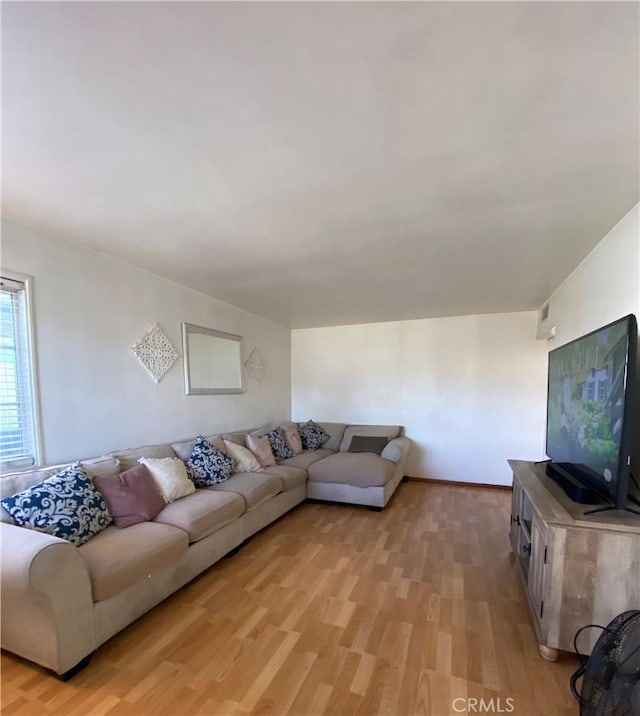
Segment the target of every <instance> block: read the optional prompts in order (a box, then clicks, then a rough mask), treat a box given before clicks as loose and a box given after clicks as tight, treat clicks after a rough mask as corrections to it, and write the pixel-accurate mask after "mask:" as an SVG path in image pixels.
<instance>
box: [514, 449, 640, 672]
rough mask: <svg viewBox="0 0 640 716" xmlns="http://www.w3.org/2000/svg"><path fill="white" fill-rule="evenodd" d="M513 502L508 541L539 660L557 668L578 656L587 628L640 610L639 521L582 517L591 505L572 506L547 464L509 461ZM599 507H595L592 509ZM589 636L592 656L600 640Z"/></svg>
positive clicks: (586, 645) (613, 515) (618, 515)
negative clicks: (567, 655) (568, 654)
mask: <svg viewBox="0 0 640 716" xmlns="http://www.w3.org/2000/svg"><path fill="white" fill-rule="evenodd" d="M509 465H510V466H511V468H512V470H513V497H512V503H511V528H510V530H509V540H510V542H511V546H512V548H513V552H514V554H515V556H516V561H517V564H518V571H519V572H520V575H521V577H522V580H523V582H524V587H525V591H526V594H527V599H528V602H529V607H530V609H531V614H532V616H533V623H534V627H535V630H536V635H537V638H538V644H539V649H540V654H541V656H542V657H544V658H545V659H549V660H551V661H555V660H556V659H557V658H558V651H559V650H565V651H573V637H574V634H575V633H576V632H577V631H578V629H579V628H580V627H582V626H586V625H587V624H601V625H602V626H606V625H607V624H608V623H609V622H610V621H611V620H612V619H613V618H614V617H615V616H617V615H618V614H620V612H623V611H626V610H627V609H638V608H639V606H640V604H639V603H640V517H638V516H636V515H633V514H631V513H628V512H621V511H611V512H603V513H599V514H595V515H588V516H586V517H585V516H584V513H585V512H586V511H587V510H589V509H593V507H594V505H578V504H576V503H575V502H572V501H571V500H570V499H569V498H568V497H567V496H566V494H565V493H564V491H563V490H562V488H561V487H560V486H559V485H558V484H557V483H555V482H554V481H553V480H552V479H551V478H550V477H547V475H546V474H545V465H544V464H539V465H536V464H535V463H533V462H525V461H523V460H509ZM595 507H597V505H595ZM600 634H601V631H600V630H599V629H590V630H587V631H586V632H585V633H583V635H582V636H581V637H580V640H579V643H578V647H579V649H580V651H581V652H582V653H584V654H589V653H590V652H591V649H592V648H593V646H594V644H595V642H596V641H597V639H598V637H599V636H600Z"/></svg>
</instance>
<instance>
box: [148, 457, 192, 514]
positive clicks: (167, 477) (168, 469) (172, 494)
mask: <svg viewBox="0 0 640 716" xmlns="http://www.w3.org/2000/svg"><path fill="white" fill-rule="evenodd" d="M140 463H141V464H142V465H145V467H147V468H148V469H149V472H150V473H151V477H152V478H153V481H154V482H155V484H156V487H157V488H158V490H159V491H160V494H161V495H162V496H163V497H164V501H165V502H166V503H167V504H169V503H170V502H174V501H175V500H179V499H180V498H181V497H186V496H187V495H190V494H191V493H192V492H195V490H196V488H195V485H194V484H193V482H191V480H190V479H189V477H188V475H187V468H186V467H185V466H184V463H183V462H182V460H181V459H180V458H178V457H141V458H140Z"/></svg>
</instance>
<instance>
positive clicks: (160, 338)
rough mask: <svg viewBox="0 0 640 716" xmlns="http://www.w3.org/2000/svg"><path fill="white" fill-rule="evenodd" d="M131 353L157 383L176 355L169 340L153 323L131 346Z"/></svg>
mask: <svg viewBox="0 0 640 716" xmlns="http://www.w3.org/2000/svg"><path fill="white" fill-rule="evenodd" d="M131 352H132V353H133V355H134V356H135V357H136V358H137V359H138V360H139V361H140V365H141V366H142V367H143V368H144V369H145V370H146V371H147V373H148V374H149V375H150V376H151V378H152V379H153V380H154V381H155V382H156V383H158V382H159V381H160V379H161V378H162V376H163V375H164V374H165V373H166V372H167V371H168V370H169V368H171V366H172V365H173V364H174V363H175V361H176V358H177V357H178V354H177V353H176V351H175V349H174V347H173V346H172V345H171V343H170V341H169V339H168V338H167V337H166V336H165V334H164V333H163V332H162V330H161V329H160V326H159V325H158V324H157V323H154V324H153V325H152V326H151V328H149V329H148V330H147V332H146V333H145V334H144V335H143V336H141V337H140V338H138V340H137V341H136V342H135V343H134V344H133V345H132V346H131Z"/></svg>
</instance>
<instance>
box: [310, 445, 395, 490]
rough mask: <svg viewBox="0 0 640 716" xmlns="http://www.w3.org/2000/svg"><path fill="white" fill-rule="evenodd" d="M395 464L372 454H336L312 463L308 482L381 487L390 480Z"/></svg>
mask: <svg viewBox="0 0 640 716" xmlns="http://www.w3.org/2000/svg"><path fill="white" fill-rule="evenodd" d="M394 468H395V464H394V463H392V462H391V461H390V460H385V459H384V458H382V457H380V456H379V455H374V454H373V453H368V452H361V453H353V452H338V453H335V455H330V456H329V457H325V458H324V459H323V460H318V462H314V463H313V465H311V467H310V468H309V481H310V482H332V483H342V484H346V485H353V486H354V487H381V486H383V485H385V484H386V483H387V482H389V481H390V480H391V478H392V477H393V470H394Z"/></svg>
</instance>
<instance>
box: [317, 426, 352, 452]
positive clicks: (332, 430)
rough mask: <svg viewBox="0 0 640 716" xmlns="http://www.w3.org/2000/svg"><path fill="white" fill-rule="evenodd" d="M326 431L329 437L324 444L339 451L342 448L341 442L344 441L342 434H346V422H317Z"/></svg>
mask: <svg viewBox="0 0 640 716" xmlns="http://www.w3.org/2000/svg"><path fill="white" fill-rule="evenodd" d="M317 424H318V425H319V426H320V427H321V428H322V429H323V430H324V431H325V432H326V433H329V439H328V440H327V442H326V443H325V444H324V445H323V446H322V447H326V448H328V449H329V450H334V451H336V452H337V451H338V450H339V449H340V443H341V442H342V436H343V435H344V431H345V428H346V427H347V426H346V424H345V423H317Z"/></svg>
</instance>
